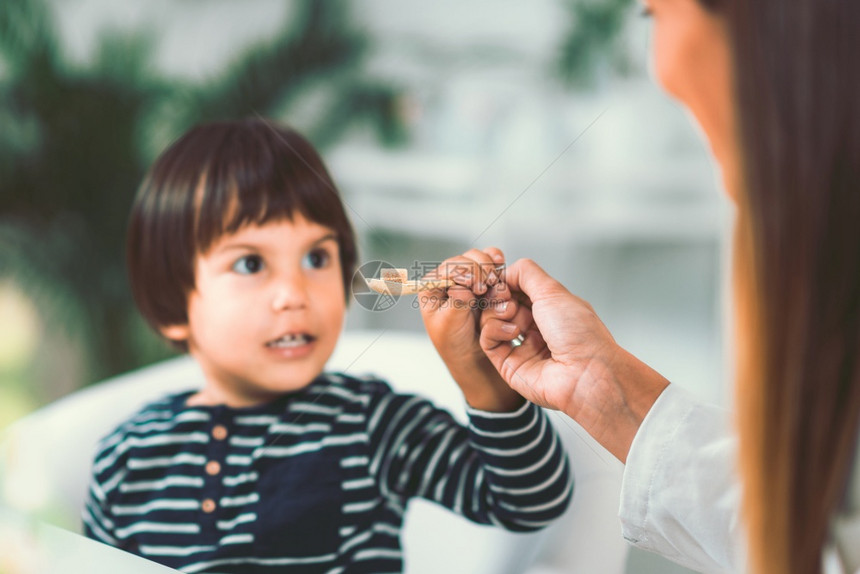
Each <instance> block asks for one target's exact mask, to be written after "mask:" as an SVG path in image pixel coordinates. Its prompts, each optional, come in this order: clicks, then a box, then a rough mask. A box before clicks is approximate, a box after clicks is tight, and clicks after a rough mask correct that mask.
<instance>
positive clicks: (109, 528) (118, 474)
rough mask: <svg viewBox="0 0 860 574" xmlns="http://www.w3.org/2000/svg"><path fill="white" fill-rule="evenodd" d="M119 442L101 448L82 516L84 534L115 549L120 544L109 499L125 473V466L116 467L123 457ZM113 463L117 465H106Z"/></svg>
mask: <svg viewBox="0 0 860 574" xmlns="http://www.w3.org/2000/svg"><path fill="white" fill-rule="evenodd" d="M117 440H118V438H117V436H116V435H113V436H111V437H109V438H108V439H105V441H103V442H102V443H101V444H100V445H99V446H100V452H99V453H98V455H97V456H96V459H95V462H94V464H93V472H92V475H91V476H90V484H89V489H88V491H87V496H86V499H85V501H84V507H83V509H82V512H81V518H82V520H83V526H84V534H85V535H86V536H87V537H88V538H93V539H95V540H98V541H100V542H104V543H105V544H110V545H111V546H119V545H120V544H119V541H118V540H117V538H116V536H115V535H114V528H115V524H114V521H113V518H112V517H111V514H110V504H109V502H108V496H109V494H110V491H111V490H112V489H115V488H116V487H117V486H118V484H119V483H120V482H121V480H122V476H123V475H124V473H125V471H124V469H123V468H122V466H121V465H117V464H116V462H117V461H116V458H118V454H119V453H118V452H116V449H115V447H116V442H117ZM109 462H113V463H114V464H106V463H109Z"/></svg>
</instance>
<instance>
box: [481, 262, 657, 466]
mask: <svg viewBox="0 0 860 574" xmlns="http://www.w3.org/2000/svg"><path fill="white" fill-rule="evenodd" d="M491 291H492V292H491V297H492V298H493V299H494V300H495V301H496V302H497V303H496V304H495V305H493V306H492V307H491V308H488V309H486V310H484V311H483V314H482V319H481V324H482V331H481V337H480V344H481V346H482V348H483V350H484V352H485V353H486V354H487V356H488V357H489V358H490V361H491V362H492V363H493V365H494V366H495V368H496V369H497V370H498V372H499V373H500V374H501V375H502V377H503V378H504V379H505V381H507V383H508V384H509V385H510V386H511V388H512V389H514V390H515V391H517V392H518V393H519V394H520V395H522V396H523V397H525V398H526V399H528V400H530V401H532V402H534V403H537V404H539V405H541V406H545V407H548V408H552V409H557V410H560V411H563V412H564V413H566V414H567V415H568V416H570V417H571V418H573V419H574V420H576V421H577V422H578V423H579V424H580V425H582V427H583V428H585V430H586V431H588V433H589V434H591V436H593V437H594V438H595V439H596V440H597V441H598V442H600V443H601V444H602V445H603V446H604V447H606V449H607V450H609V451H610V452H612V454H614V455H615V456H616V457H617V458H618V459H619V460H621V461H622V462H623V461H625V460H626V459H627V452H628V451H629V450H630V444H631V443H632V442H633V437H634V436H635V435H636V431H637V430H638V429H639V425H640V424H641V423H642V420H643V419H644V418H645V415H646V414H647V413H648V411H649V410H650V409H651V406H652V405H653V404H654V401H656V400H657V397H658V396H659V395H660V393H661V392H663V389H665V388H666V386H667V385H668V384H669V383H668V381H667V380H666V379H664V378H663V377H662V376H660V375H659V374H658V373H657V372H656V371H654V370H653V369H651V368H650V367H648V366H647V365H645V364H644V363H642V362H641V361H639V360H638V359H636V358H635V357H633V356H632V355H631V354H630V353H628V352H627V351H625V350H624V349H622V348H621V347H620V346H619V345H618V344H617V343H616V342H615V339H613V338H612V335H611V334H610V333H609V330H608V329H607V328H606V326H605V325H604V324H603V322H602V321H601V320H600V319H599V318H598V316H597V314H596V313H595V312H594V309H592V307H591V305H589V304H588V303H587V302H585V301H583V300H582V299H580V298H578V297H576V296H575V295H573V294H571V293H570V292H569V291H568V290H567V289H565V288H564V286H562V285H561V284H560V283H559V282H558V281H556V280H555V279H553V278H552V277H550V276H549V275H547V273H546V272H545V271H544V270H543V269H541V268H540V267H539V266H538V265H537V264H536V263H534V262H533V261H530V260H527V259H523V260H520V261H517V262H516V263H514V264H513V265H511V266H509V267H508V268H507V269H506V270H505V273H504V283H500V284H498V285H497V286H495V287H494V288H493V289H492V290H491ZM500 300H506V301H507V305H503V304H499V303H498V301H500ZM520 335H522V336H523V337H524V339H522V343H521V344H517V343H518V342H519V340H518V337H519V336H520Z"/></svg>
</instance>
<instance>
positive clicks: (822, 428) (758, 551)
mask: <svg viewBox="0 0 860 574" xmlns="http://www.w3.org/2000/svg"><path fill="white" fill-rule="evenodd" d="M645 9H646V12H648V13H650V14H651V15H652V16H653V19H654V48H653V49H654V63H655V70H656V74H657V77H658V79H659V81H660V82H661V83H662V84H663V86H664V87H665V88H666V90H667V91H668V92H670V93H671V94H672V95H673V96H675V97H676V98H678V99H679V100H680V101H681V102H683V103H684V104H685V105H686V106H687V107H688V108H689V110H690V111H691V112H692V114H693V115H694V116H695V118H696V120H697V121H698V123H699V124H700V126H701V127H702V129H703V131H704V133H705V134H706V136H707V138H708V141H709V144H710V146H711V149H712V152H713V154H714V156H715V158H716V159H717V161H718V163H719V166H720V169H721V173H722V179H723V183H724V185H725V188H726V191H727V192H728V194H729V195H730V196H731V198H732V199H733V200H734V203H735V205H736V210H737V217H736V224H735V253H734V295H735V319H736V320H735V327H736V329H737V333H736V349H737V356H736V368H737V375H736V387H735V389H736V392H735V395H736V397H737V419H738V420H737V433H736V436H737V438H738V439H739V440H735V439H734V438H733V436H734V433H732V432H730V430H726V429H724V428H723V427H722V426H721V419H722V416H721V414H720V412H719V411H717V410H715V409H712V408H709V407H705V406H702V405H697V404H695V402H694V401H692V400H691V399H690V398H689V397H687V396H685V395H684V394H683V393H681V392H680V391H678V390H677V389H675V388H674V387H673V386H672V385H669V383H668V381H666V380H665V379H663V378H662V377H661V376H660V375H659V374H657V373H656V372H654V371H653V370H651V369H650V368H648V367H647V366H646V365H644V364H643V363H641V362H640V361H638V360H637V359H635V357H633V356H631V355H630V354H629V353H627V352H626V351H624V350H623V349H621V348H620V347H619V346H618V345H617V344H616V343H615V341H614V340H613V339H612V337H611V335H610V334H609V332H608V331H607V330H606V328H605V327H604V326H603V324H602V323H601V322H600V321H599V319H598V318H597V317H596V316H595V314H594V311H593V310H592V309H591V308H590V307H589V306H588V304H587V303H585V302H584V301H581V300H580V299H577V298H576V297H574V296H573V295H571V294H570V293H569V292H567V291H566V290H565V289H564V288H563V287H562V286H561V285H560V284H558V283H557V282H555V281H554V280H553V279H551V278H550V277H549V276H547V275H546V274H545V273H544V272H543V271H542V270H541V269H540V268H539V267H538V266H537V265H535V264H534V263H532V262H530V261H527V260H524V261H519V262H517V263H515V264H513V265H511V266H510V267H509V268H508V270H507V273H506V276H507V285H508V287H510V289H511V291H513V293H514V298H515V301H518V302H519V304H516V303H515V304H513V305H508V307H507V309H506V310H504V311H502V312H500V313H499V312H495V311H493V310H489V311H486V312H485V314H484V317H483V333H482V346H483V347H484V349H485V351H486V352H487V354H488V355H489V357H490V359H491V360H492V361H493V363H494V365H495V366H496V368H497V369H498V370H499V372H500V373H501V374H502V375H503V376H504V377H505V379H506V380H507V382H508V383H509V384H510V385H511V386H512V387H513V388H514V389H516V390H517V391H519V392H520V393H522V394H523V395H524V396H526V397H527V398H529V399H531V400H533V401H536V402H538V403H540V404H543V405H545V406H548V407H550V408H556V409H560V410H562V411H564V412H565V413H567V414H568V415H570V416H571V417H572V418H574V419H575V420H577V421H578V422H579V423H580V424H581V425H582V426H583V427H584V428H585V429H586V430H587V431H588V432H589V433H591V434H592V435H593V436H594V437H595V438H596V439H597V440H599V441H600V442H601V443H602V444H603V445H604V446H606V447H607V448H608V449H609V450H610V451H611V452H612V453H613V454H615V456H617V457H618V458H619V459H620V460H622V461H626V462H627V467H626V469H625V476H624V485H623V487H622V504H621V512H620V513H621V518H622V523H623V526H624V532H625V536H627V537H628V538H630V539H631V540H633V541H634V542H635V543H637V544H639V545H641V546H643V547H645V548H649V549H651V550H655V551H657V552H660V553H663V554H665V555H667V556H668V557H670V558H673V559H675V560H677V561H679V562H681V563H684V564H687V565H689V566H693V567H695V568H699V569H703V570H709V571H710V570H713V569H732V570H742V569H743V568H744V566H745V562H746V563H747V564H748V565H749V566H750V568H751V569H752V571H754V572H760V573H763V572H768V573H770V572H772V573H779V574H785V573H801V572H802V573H808V572H820V571H822V568H824V571H827V572H831V571H833V572H839V571H840V570H838V569H835V570H834V569H831V568H833V567H834V566H835V560H836V559H838V560H839V561H841V563H842V567H843V568H844V570H843V571H846V572H860V555H858V554H860V494H858V490H860V487H858V484H860V471H857V472H852V468H853V467H854V466H855V460H856V458H857V455H856V454H855V451H856V449H857V443H858V419H860V68H858V58H860V33H858V30H860V2H857V0H791V1H786V0H756V1H754V2H748V1H742V0H648V4H647V5H646V7H645ZM511 324H513V325H514V326H515V327H514V328H512V327H511ZM520 334H524V335H525V342H524V343H523V344H522V345H519V346H512V345H510V344H507V343H508V342H509V341H513V340H514V339H515V338H516V337H517V336H518V335H520ZM503 343H504V344H503ZM736 463H737V471H738V472H739V475H740V490H741V491H742V492H743V495H742V496H741V495H740V494H739V493H738V492H739V490H738V488H737V487H736V482H737V478H736V476H737V475H736V472H735V465H736ZM857 466H860V465H857ZM852 484H853V485H854V486H852ZM738 498H740V500H738ZM738 524H742V527H738ZM823 562H826V563H827V566H822V563H823Z"/></svg>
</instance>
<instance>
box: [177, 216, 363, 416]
mask: <svg viewBox="0 0 860 574" xmlns="http://www.w3.org/2000/svg"><path fill="white" fill-rule="evenodd" d="M195 283H196V286H195V289H194V290H193V291H192V292H191V293H190V294H189V296H188V325H179V326H170V327H165V328H164V329H163V330H162V331H163V333H164V334H165V335H166V336H167V337H169V338H172V339H186V340H187V341H188V348H189V352H190V354H191V355H192V356H193V357H194V358H195V359H196V360H197V362H198V363H199V364H200V366H201V367H202V369H203V372H204V374H205V376H206V387H205V388H204V390H203V391H201V393H199V394H198V395H197V396H196V397H195V398H194V399H193V400H195V402H199V403H204V404H206V403H208V404H219V403H224V404H228V405H230V406H236V407H241V406H250V405H253V404H257V403H260V402H264V401H267V400H271V399H273V398H275V397H276V396H277V395H279V394H281V393H284V392H286V391H293V390H297V389H300V388H303V387H305V386H307V385H308V384H309V383H310V382H311V381H312V380H313V379H314V377H316V376H317V375H319V374H320V373H321V372H322V370H323V367H324V365H325V362H326V361H327V360H328V358H329V356H330V355H331V353H332V351H333V350H334V346H335V344H336V343H337V339H338V337H339V335H340V332H341V329H342V327H343V319H344V312H345V308H346V303H345V294H344V287H343V278H342V275H341V267H340V257H339V251H338V243H337V239H336V237H335V234H334V232H333V231H332V230H331V229H329V228H328V227H324V226H322V225H319V224H317V223H313V222H311V221H308V220H307V219H305V218H304V217H302V216H301V215H300V214H298V213H297V214H296V215H295V216H294V217H293V221H289V220H286V219H285V220H280V221H275V222H270V223H267V224H265V225H262V226H246V227H243V228H241V229H239V231H237V232H236V233H234V234H226V235H224V236H222V237H221V238H220V239H219V240H218V241H216V242H215V243H214V244H213V246H212V247H211V249H209V251H208V252H207V253H204V254H198V255H197V257H196V262H195Z"/></svg>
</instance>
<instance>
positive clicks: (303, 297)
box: [272, 279, 308, 311]
mask: <svg viewBox="0 0 860 574" xmlns="http://www.w3.org/2000/svg"><path fill="white" fill-rule="evenodd" d="M307 302H308V293H307V287H306V285H305V282H304V281H302V280H301V279H287V280H283V281H281V282H280V283H279V284H278V285H277V287H276V288H275V293H274V296H273V297H272V309H273V310H274V311H282V310H286V309H302V308H304V307H305V306H306V305H307Z"/></svg>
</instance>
